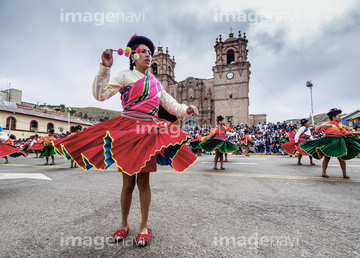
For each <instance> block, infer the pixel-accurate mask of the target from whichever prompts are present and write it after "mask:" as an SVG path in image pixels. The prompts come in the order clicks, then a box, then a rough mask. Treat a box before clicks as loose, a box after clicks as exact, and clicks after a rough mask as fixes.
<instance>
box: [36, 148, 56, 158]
mask: <svg viewBox="0 0 360 258" xmlns="http://www.w3.org/2000/svg"><path fill="white" fill-rule="evenodd" d="M55 154H57V153H56V152H55V149H54V146H52V145H47V146H45V147H44V149H43V151H42V153H41V154H40V156H39V158H48V157H51V156H54V155H55Z"/></svg>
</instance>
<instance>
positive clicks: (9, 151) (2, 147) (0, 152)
mask: <svg viewBox="0 0 360 258" xmlns="http://www.w3.org/2000/svg"><path fill="white" fill-rule="evenodd" d="M4 156H10V157H13V158H16V157H19V156H24V157H27V156H28V154H27V153H25V152H23V151H21V150H19V149H17V148H15V147H13V146H11V145H8V144H5V143H0V157H4Z"/></svg>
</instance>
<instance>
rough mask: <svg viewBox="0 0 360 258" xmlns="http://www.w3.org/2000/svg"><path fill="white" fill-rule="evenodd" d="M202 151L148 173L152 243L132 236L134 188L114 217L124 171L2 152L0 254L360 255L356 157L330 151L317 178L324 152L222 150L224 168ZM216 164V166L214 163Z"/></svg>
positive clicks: (134, 229) (135, 206)
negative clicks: (126, 209)
mask: <svg viewBox="0 0 360 258" xmlns="http://www.w3.org/2000/svg"><path fill="white" fill-rule="evenodd" d="M213 158H214V156H209V155H205V156H201V157H199V158H198V160H197V161H196V163H195V164H194V165H193V166H191V167H190V168H189V169H188V170H187V171H185V172H184V173H177V172H175V171H173V170H172V169H171V168H169V167H158V172H157V173H151V176H150V183H151V190H152V202H151V207H150V215H149V226H150V228H151V229H152V233H153V236H152V239H151V241H150V244H149V246H147V247H144V248H138V247H136V246H135V243H134V238H136V235H137V233H138V227H139V223H140V218H141V216H140V208H139V196H138V190H137V189H136V190H135V191H134V196H133V203H132V207H131V211H130V218H129V222H130V233H129V235H128V236H127V237H126V238H125V240H124V241H123V242H121V243H114V242H113V241H112V240H111V236H112V234H113V233H114V232H115V230H116V229H117V228H118V227H119V226H120V221H121V209H120V192H121V187H122V175H121V174H120V173H119V172H117V171H116V167H115V166H114V165H113V166H111V167H110V168H109V169H108V170H106V171H96V170H90V171H87V172H85V171H83V170H82V169H80V168H77V169H70V168H69V166H70V162H69V161H66V160H64V159H63V158H61V157H59V156H57V157H56V165H54V166H44V165H43V163H44V159H35V158H34V155H33V154H30V155H29V158H27V159H25V158H23V157H19V158H16V159H15V158H9V161H10V164H3V162H4V159H0V161H1V164H0V198H1V210H0V214H1V230H0V237H1V248H0V257H357V256H359V255H360V251H359V250H360V241H359V235H360V233H359V232H360V225H359V221H360V214H359V199H360V172H359V171H360V158H356V159H354V160H351V161H349V162H347V168H348V174H349V175H350V176H351V179H350V180H346V179H343V178H342V176H341V174H342V173H341V170H340V167H339V164H338V162H337V160H336V159H332V160H331V161H330V163H329V168H328V172H327V174H328V175H329V176H330V178H328V179H326V178H322V177H320V175H321V161H315V163H316V165H315V166H310V165H309V159H308V158H307V157H303V161H302V163H303V165H302V166H298V165H296V163H297V158H295V157H292V158H291V157H289V156H279V155H251V156H249V157H245V156H243V155H241V156H239V155H229V157H228V159H229V162H227V163H225V167H226V170H213ZM219 167H220V166H219Z"/></svg>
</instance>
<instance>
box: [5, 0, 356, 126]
mask: <svg viewBox="0 0 360 258" xmlns="http://www.w3.org/2000/svg"><path fill="white" fill-rule="evenodd" d="M71 13H79V15H78V16H77V18H76V19H75V20H74V21H73V20H72V18H71V16H69V14H71ZM79 17H80V18H79ZM227 17H228V18H227ZM0 22H1V27H0V32H1V41H0V88H1V89H2V90H4V89H7V88H8V87H9V83H11V84H10V85H11V87H12V88H16V89H20V90H22V91H23V101H27V102H32V103H37V102H39V103H40V104H43V103H47V104H53V105H55V104H65V105H66V106H75V107H89V106H93V107H101V108H106V109H112V110H121V106H120V102H119V95H117V96H114V97H113V98H112V99H110V100H107V101H105V102H98V101H96V100H95V99H94V98H93V96H92V92H91V87H92V81H93V78H94V76H95V74H96V73H97V71H98V66H99V63H100V62H101V58H100V56H101V53H102V51H103V50H105V49H106V48H124V47H125V46H126V43H127V41H128V40H129V38H130V37H131V36H132V35H133V34H134V33H137V34H138V35H145V36H148V37H149V38H151V39H152V40H153V41H154V43H156V45H157V46H158V45H159V44H160V45H161V46H163V47H164V48H165V47H168V48H169V54H170V55H171V56H175V61H176V63H177V65H176V67H175V76H176V78H175V79H176V80H177V81H181V80H184V79H186V78H187V77H189V76H193V77H196V78H204V79H208V78H212V77H213V73H212V66H214V64H215V51H214V44H215V39H216V38H217V37H219V35H220V34H221V35H222V38H223V39H226V38H227V37H228V34H229V33H230V27H232V28H233V29H234V33H235V35H237V34H238V31H241V32H242V33H243V32H246V36H247V38H248V40H249V43H248V49H249V55H248V58H249V62H250V63H251V77H250V113H252V114H260V113H266V114H267V116H268V121H271V122H276V121H280V120H285V119H291V118H301V117H307V116H309V113H310V111H311V105H310V90H309V88H307V87H306V86H305V84H306V81H308V80H311V81H312V83H313V85H314V87H313V102H314V113H315V114H318V113H325V112H327V111H328V110H329V109H330V108H332V107H338V108H341V109H343V111H344V112H351V111H353V110H356V109H358V108H360V105H359V102H360V87H359V81H360V72H359V67H360V50H359V48H358V45H359V42H360V3H359V1H356V0H347V1H344V0H332V1H331V3H330V2H329V1H325V0H317V1H314V0H301V1H288V0H272V1H268V0H258V1H256V0H255V1H242V0H238V1H235V0H221V1H220V0H212V1H195V0H183V1H174V0H159V1H146V0H144V1H136V0H133V1H122V0H116V1H111V0H107V1H95V0H90V1H73V0H71V1H70V0H69V1H39V0H33V1H27V0H22V1H21V0H2V1H0ZM127 68H128V59H126V58H124V57H122V56H121V57H120V56H116V57H115V64H114V66H113V68H112V71H114V72H115V71H118V70H120V69H127ZM240 122H241V121H240Z"/></svg>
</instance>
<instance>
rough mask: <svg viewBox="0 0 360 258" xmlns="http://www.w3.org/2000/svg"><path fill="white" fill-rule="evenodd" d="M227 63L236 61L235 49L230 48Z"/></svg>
mask: <svg viewBox="0 0 360 258" xmlns="http://www.w3.org/2000/svg"><path fill="white" fill-rule="evenodd" d="M226 58H227V59H226V63H227V64H230V63H231V62H233V61H235V55H234V50H232V49H230V50H229V51H228V52H227V53H226Z"/></svg>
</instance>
